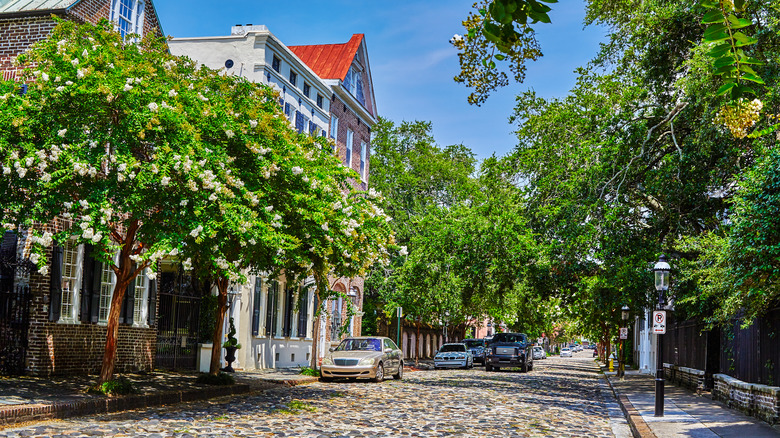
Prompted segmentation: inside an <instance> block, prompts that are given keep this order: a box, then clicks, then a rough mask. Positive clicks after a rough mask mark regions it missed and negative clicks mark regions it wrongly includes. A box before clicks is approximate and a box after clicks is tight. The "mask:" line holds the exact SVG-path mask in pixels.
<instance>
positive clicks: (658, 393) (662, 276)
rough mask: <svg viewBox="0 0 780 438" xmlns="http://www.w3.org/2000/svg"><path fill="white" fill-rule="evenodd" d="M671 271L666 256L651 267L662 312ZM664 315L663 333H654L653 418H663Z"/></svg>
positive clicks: (662, 256)
mask: <svg viewBox="0 0 780 438" xmlns="http://www.w3.org/2000/svg"><path fill="white" fill-rule="evenodd" d="M671 270H672V268H671V266H669V263H667V262H666V256H665V255H663V254H661V257H659V258H658V262H657V263H656V264H655V266H653V273H654V274H655V289H656V290H657V291H658V310H660V311H663V310H664V304H665V302H666V296H665V295H666V291H667V290H669V277H670V275H669V274H670V271H671ZM665 319H666V318H665V315H664V317H663V319H662V320H663V324H664V327H663V331H656V330H655V329H654V331H656V336H657V338H656V339H657V340H658V342H656V359H657V361H656V369H655V416H656V417H663V416H664V360H663V346H664V344H663V333H665V332H666V327H665V326H666V321H665ZM653 322H654V324H655V322H656V317H655V316H654V321H653Z"/></svg>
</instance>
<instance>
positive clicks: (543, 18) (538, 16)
mask: <svg viewBox="0 0 780 438" xmlns="http://www.w3.org/2000/svg"><path fill="white" fill-rule="evenodd" d="M528 16H529V17H531V18H532V19H533V20H534V23H536V22H542V23H550V22H551V21H550V17H548V16H547V14H543V13H539V12H533V11H532V12H529V13H528Z"/></svg>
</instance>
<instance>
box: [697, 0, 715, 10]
mask: <svg viewBox="0 0 780 438" xmlns="http://www.w3.org/2000/svg"><path fill="white" fill-rule="evenodd" d="M699 4H700V5H701V6H703V7H705V8H718V9H720V4H719V3H718V2H716V1H712V0H702V2H701V3H699Z"/></svg>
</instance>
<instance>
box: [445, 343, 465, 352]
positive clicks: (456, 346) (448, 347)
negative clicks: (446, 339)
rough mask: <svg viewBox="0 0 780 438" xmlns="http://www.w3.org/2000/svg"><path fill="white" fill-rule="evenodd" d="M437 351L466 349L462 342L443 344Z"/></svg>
mask: <svg viewBox="0 0 780 438" xmlns="http://www.w3.org/2000/svg"><path fill="white" fill-rule="evenodd" d="M439 351H440V352H442V353H445V352H448V351H466V346H465V345H464V344H444V345H442V346H441V350H439Z"/></svg>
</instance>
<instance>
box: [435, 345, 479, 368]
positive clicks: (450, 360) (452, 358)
mask: <svg viewBox="0 0 780 438" xmlns="http://www.w3.org/2000/svg"><path fill="white" fill-rule="evenodd" d="M433 367H434V368H435V369H437V370H438V369H441V368H473V367H474V357H473V356H472V355H471V351H469V349H468V348H467V347H466V344H444V345H442V346H441V349H440V350H439V351H438V352H437V353H436V356H435V357H434V358H433Z"/></svg>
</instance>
